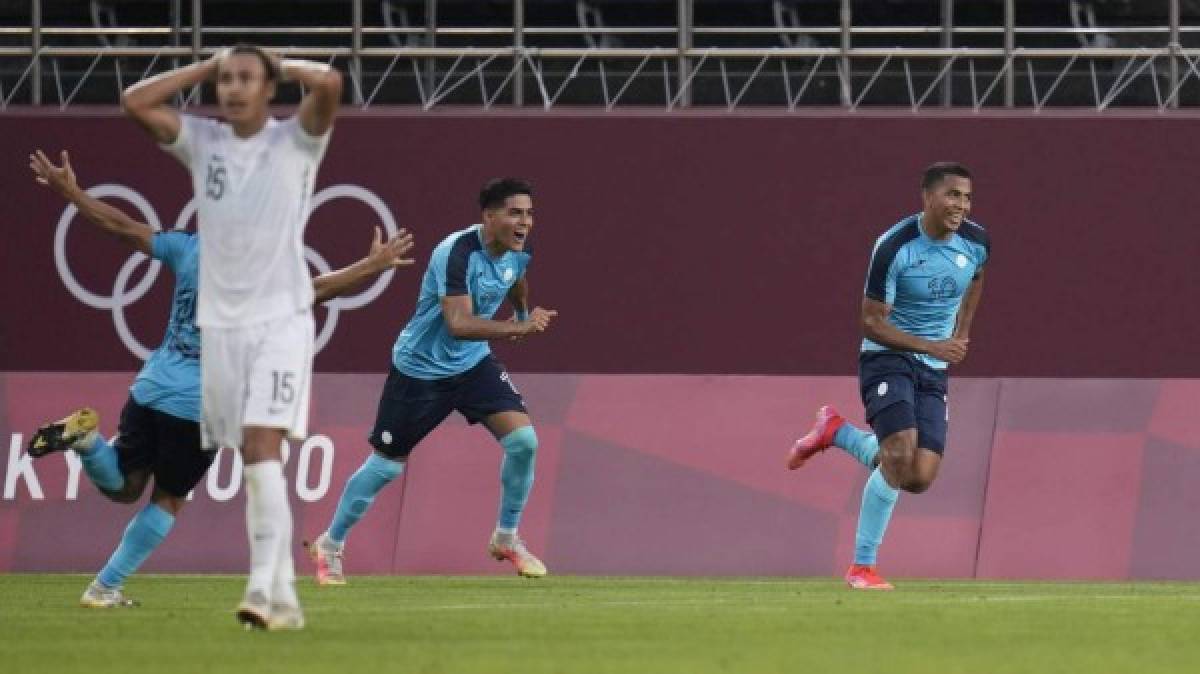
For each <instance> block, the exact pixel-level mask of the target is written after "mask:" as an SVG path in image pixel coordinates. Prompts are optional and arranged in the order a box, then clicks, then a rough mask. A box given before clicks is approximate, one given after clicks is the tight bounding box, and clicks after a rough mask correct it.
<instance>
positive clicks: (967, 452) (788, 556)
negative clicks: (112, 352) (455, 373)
mask: <svg viewBox="0 0 1200 674" xmlns="http://www.w3.org/2000/svg"><path fill="white" fill-rule="evenodd" d="M382 379H383V378H382V376H380V375H365V374H341V375H332V374H331V375H318V377H317V380H316V382H315V385H314V396H315V397H314V400H313V416H312V420H311V423H310V430H311V432H312V434H313V438H310V440H309V442H308V443H306V444H308V445H309V446H310V451H308V452H305V451H304V450H303V448H302V447H300V446H293V449H292V452H291V458H290V459H289V461H288V464H287V468H286V473H287V475H288V481H289V491H290V493H291V495H292V505H293V511H294V513H295V516H296V531H297V538H298V539H299V538H304V537H308V538H311V537H312V536H314V535H316V534H317V533H319V532H320V531H321V530H322V529H324V527H325V526H326V525H327V524H328V522H329V519H330V516H331V514H332V513H333V510H334V508H335V506H336V504H337V499H338V497H339V496H340V494H341V489H342V486H343V484H344V483H345V480H346V478H347V477H349V475H350V473H351V472H352V471H353V470H354V469H355V468H357V466H358V465H359V464H360V463H361V462H362V459H363V456H364V453H365V450H366V445H365V442H364V436H365V433H366V429H367V428H368V426H369V424H370V423H371V420H372V415H373V413H374V408H375V401H376V398H377V394H378V387H379V386H380V385H381V384H382ZM515 379H516V381H517V383H518V385H519V386H520V387H521V390H522V391H523V392H524V394H525V396H526V398H527V400H528V401H529V404H530V408H531V410H532V412H533V415H534V417H535V420H536V423H537V428H538V437H539V438H540V447H539V450H538V466H537V481H536V484H535V487H534V491H533V495H532V497H531V500H530V505H529V510H528V512H527V514H526V517H525V519H524V521H523V522H522V526H521V531H522V535H523V536H524V537H525V538H526V539H528V540H529V543H530V545H531V546H532V547H533V549H534V550H536V551H538V552H540V553H542V554H543V555H544V556H545V559H546V561H547V563H548V564H549V565H550V567H551V569H552V570H553V571H554V572H556V573H581V574H668V575H688V574H731V575H761V574H770V575H832V574H836V573H839V572H840V571H842V570H843V569H844V565H845V564H846V563H848V561H849V560H850V558H851V556H852V554H853V545H854V528H855V522H856V520H857V516H858V509H859V502H860V497H861V494H862V485H863V483H864V481H865V479H866V475H867V473H866V471H865V470H864V469H863V468H862V467H861V466H860V465H858V464H857V463H855V462H854V461H853V460H851V459H849V458H848V457H847V456H844V455H843V454H842V453H841V452H839V451H837V450H831V451H830V452H828V453H826V454H823V455H821V456H820V457H818V459H816V460H814V462H813V463H812V464H811V465H809V466H806V467H805V468H804V469H803V470H800V471H796V472H789V471H787V470H786V469H785V468H784V461H785V454H786V449H787V447H788V446H789V445H790V443H791V440H792V439H793V438H794V437H795V435H797V434H798V433H799V432H800V431H801V430H802V427H804V426H806V425H807V424H808V423H809V419H811V413H812V410H813V409H814V408H815V407H816V406H817V405H819V404H820V403H822V402H831V403H834V404H836V405H838V406H839V407H840V408H841V409H842V410H844V411H845V412H846V413H848V414H849V415H850V416H851V419H854V420H856V421H861V419H860V418H858V417H859V414H860V412H859V406H858V405H857V392H856V385H855V381H854V379H853V378H851V377H737V376H726V377H708V376H677V375H673V376H640V375H582V376H580V375H559V374H540V375H538V374H526V375H516V376H515ZM128 380H129V375H128V374H125V373H107V374H71V375H67V374H46V373H10V374H7V375H4V374H0V440H2V441H3V444H0V485H2V486H3V491H0V572H4V571H93V570H95V569H96V568H98V567H99V565H101V564H103V562H104V560H105V559H106V558H107V555H108V553H109V552H110V551H111V548H112V546H113V545H114V544H115V542H116V541H117V540H118V538H119V537H120V535H121V531H122V529H123V528H124V526H125V522H126V521H127V520H128V518H129V517H130V516H131V515H132V514H133V512H134V509H135V507H129V506H120V505H116V504H112V503H108V502H107V501H105V500H104V499H103V498H101V497H100V495H99V494H98V492H97V491H96V490H95V488H94V487H92V486H91V485H90V484H89V483H88V482H87V479H86V477H82V476H80V477H79V482H78V483H77V484H76V485H75V489H74V490H73V491H72V490H71V489H70V485H69V483H68V476H69V473H68V470H67V464H66V463H65V461H64V459H63V457H62V455H53V456H51V457H49V458H46V459H41V460H38V461H37V462H33V463H31V464H28V465H27V463H28V462H29V461H30V460H29V459H28V457H26V456H24V453H23V448H24V442H25V441H26V440H27V439H28V437H29V435H28V434H29V432H30V431H31V430H32V429H33V428H35V427H36V426H37V424H38V423H39V422H41V421H43V420H45V419H46V418H47V417H48V416H53V415H54V414H56V413H61V412H63V411H65V410H67V409H70V408H71V407H73V406H76V405H80V404H83V403H91V404H94V405H96V406H97V408H98V409H99V410H100V412H101V417H102V419H103V422H102V424H101V426H102V430H105V431H107V432H112V430H113V423H114V420H115V419H116V415H117V412H118V411H119V409H120V406H121V404H122V403H123V401H124V397H125V391H124V389H125V386H126V385H127V384H128ZM1198 396H1200V382H1198V381H1197V380H1166V381H1158V380H1102V379H1088V380H1050V379H987V378H963V379H960V380H958V381H957V382H955V383H954V384H953V385H952V388H951V398H950V402H951V424H950V436H949V441H948V443H947V444H948V449H947V453H946V459H945V462H944V464H943V468H942V471H941V474H940V475H939V477H938V481H937V483H936V484H935V485H934V487H933V489H931V490H930V491H929V492H928V493H926V494H922V495H920V496H914V495H909V494H903V495H901V497H900V502H899V504H898V506H897V510H896V515H895V517H894V519H893V523H892V526H891V529H890V531H889V532H888V536H887V540H886V541H885V543H884V547H883V548H882V550H881V553H880V562H881V564H882V565H883V566H884V568H885V570H887V571H888V572H889V573H892V574H895V575H898V576H926V577H1014V578H1104V579H1124V578H1191V579H1194V578H1198V577H1200V521H1198V520H1197V519H1196V518H1195V517H1192V516H1191V514H1192V513H1195V512H1197V509H1198V508H1200V495H1198V492H1197V490H1196V489H1195V485H1196V482H1197V479H1200V441H1198V440H1197V437H1196V433H1195V424H1194V419H1195V400H1196V399H1197V397H1198ZM317 447H319V449H318V448H317ZM325 461H328V462H329V465H328V470H327V471H323V470H322V465H323V463H324V462H325ZM499 464H500V449H499V447H498V446H496V444H495V442H494V441H493V440H492V439H491V438H490V437H489V436H488V435H487V433H486V432H485V431H483V430H481V429H479V428H475V427H468V426H467V425H466V424H465V423H463V422H461V421H460V420H458V419H457V418H456V419H455V420H454V421H452V422H451V423H448V424H446V425H445V426H444V427H442V428H439V429H438V430H437V431H435V432H434V433H433V434H432V435H431V436H430V437H429V438H428V440H426V441H425V442H423V443H422V444H421V445H420V446H419V447H418V449H417V451H416V452H415V453H414V454H413V457H412V460H411V462H410V464H409V470H408V472H407V473H406V475H405V477H404V479H403V481H402V482H401V483H400V484H396V485H393V486H392V487H390V488H389V489H387V490H386V491H385V492H384V493H383V494H382V495H381V496H380V498H379V499H378V500H377V501H376V503H375V507H374V508H373V509H372V511H371V513H370V514H369V515H368V516H367V517H366V518H364V520H363V521H362V524H361V525H360V526H359V527H358V528H356V529H355V531H354V533H353V534H352V535H351V538H350V541H349V548H348V552H349V554H348V557H347V562H346V563H347V568H348V569H349V571H350V572H352V573H509V572H511V571H510V570H509V569H507V568H506V567H504V566H502V565H499V564H496V563H495V562H494V561H492V560H491V559H490V558H488V557H487V555H486V554H485V550H484V547H485V544H486V541H487V536H488V533H489V532H490V529H491V526H492V524H493V523H494V522H495V517H496V505H497V500H498V492H499V484H498V482H499V480H498V471H499ZM31 474H32V475H33V476H34V480H36V485H37V488H38V490H39V493H38V496H40V498H35V496H34V494H33V492H32V488H31V485H32V484H34V482H33V481H32V480H30V475H31ZM322 476H324V478H323V477H322ZM243 507H244V506H243V504H242V501H241V496H240V490H239V482H238V481H237V479H236V478H234V477H233V474H232V456H231V454H230V453H229V452H227V451H226V452H223V453H222V457H221V459H220V460H219V461H218V463H217V467H216V469H215V470H212V471H210V472H209V475H208V476H207V478H206V479H205V481H204V482H202V483H201V485H200V486H199V487H198V488H197V490H196V496H195V500H194V501H193V503H192V504H191V505H189V506H188V508H187V510H186V511H185V512H184V514H183V515H182V516H181V517H180V518H179V524H178V526H177V528H176V530H175V531H174V532H173V533H172V534H171V537H170V538H169V539H168V541H167V542H166V543H165V545H164V546H163V548H162V550H160V551H159V552H157V553H156V554H155V555H154V558H153V559H152V560H151V561H150V563H149V565H148V567H147V568H148V570H152V571H201V572H233V573H240V572H244V571H245V568H246V564H247V553H246V544H245V542H244V541H245V538H244V535H245V534H244V527H245V525H244V514H243V512H244V511H243ZM213 532H219V538H220V541H221V542H222V543H221V544H220V545H213V544H212V541H213V538H212V537H213ZM300 555H301V553H300V550H299V541H297V557H300ZM302 568H303V566H302Z"/></svg>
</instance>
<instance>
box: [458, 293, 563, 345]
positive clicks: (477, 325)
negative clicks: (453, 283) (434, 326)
mask: <svg viewBox="0 0 1200 674" xmlns="http://www.w3.org/2000/svg"><path fill="white" fill-rule="evenodd" d="M557 315H558V312H557V311H554V310H553V309H543V308H542V307H535V308H534V310H533V311H531V312H529V319H528V320H524V321H494V320H491V319H489V318H480V317H479V316H476V315H475V314H474V312H473V310H472V306H471V296H470V295H447V296H446V297H443V298H442V318H444V319H445V321H446V329H447V330H449V331H450V334H451V335H453V336H454V338H455V339H466V340H476V341H482V340H487V339H507V338H510V337H524V336H525V335H531V334H533V333H535V332H545V331H546V328H548V327H550V321H551V320H553V318H554V317H555V316H557Z"/></svg>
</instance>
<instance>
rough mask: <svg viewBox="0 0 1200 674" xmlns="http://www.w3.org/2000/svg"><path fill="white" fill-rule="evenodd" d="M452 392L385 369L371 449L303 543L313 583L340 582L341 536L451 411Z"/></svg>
mask: <svg viewBox="0 0 1200 674" xmlns="http://www.w3.org/2000/svg"><path fill="white" fill-rule="evenodd" d="M454 393H455V390H454V389H453V388H452V387H449V386H448V385H446V383H445V382H437V381H429V380H423V379H416V378H413V377H409V376H406V375H405V374H403V373H401V372H400V371H399V370H397V369H396V368H395V367H393V368H391V371H390V372H389V373H388V378H387V381H385V382H384V385H383V391H381V392H380V395H379V407H378V410H377V411H376V414H375V426H374V427H373V428H372V429H371V434H370V435H369V436H368V441H369V442H370V443H371V447H372V448H374V451H373V452H371V454H369V455H368V456H367V459H366V461H364V462H363V464H362V465H361V466H359V468H358V470H356V471H354V474H353V475H351V476H350V479H349V480H347V481H346V486H345V488H344V489H342V497H341V498H340V499H339V500H338V505H337V510H335V511H334V513H333V519H332V520H331V521H330V523H329V528H328V529H326V530H325V531H324V532H323V533H322V534H321V535H320V536H318V537H317V539H316V540H315V541H313V543H312V544H311V545H309V546H308V552H309V555H310V556H312V558H313V561H314V562H316V566H317V583H318V584H319V585H345V584H346V576H345V573H344V572H343V570H342V558H343V556H344V550H345V544H346V537H347V536H349V535H350V530H351V529H353V528H354V526H355V525H356V524H358V521H359V520H361V519H362V518H363V516H364V515H365V514H366V513H367V510H369V509H370V508H371V505H372V504H373V503H374V502H375V497H376V496H378V495H379V492H380V491H382V490H383V488H384V487H386V486H387V485H389V484H391V483H392V481H393V480H395V479H396V478H398V477H400V476H401V475H403V474H404V467H405V466H406V465H407V461H408V455H409V454H410V453H411V452H412V450H413V448H414V447H416V445H417V443H419V442H420V441H421V440H422V439H423V438H424V437H425V436H426V435H428V434H429V433H430V432H432V431H433V429H435V428H437V427H438V425H439V424H441V423H442V422H443V421H444V420H445V419H446V417H448V416H450V413H451V412H452V411H454V402H453V401H454Z"/></svg>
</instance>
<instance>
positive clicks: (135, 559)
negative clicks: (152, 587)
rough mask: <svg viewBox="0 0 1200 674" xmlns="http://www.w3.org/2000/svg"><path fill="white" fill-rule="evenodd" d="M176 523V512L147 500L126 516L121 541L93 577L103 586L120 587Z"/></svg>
mask: <svg viewBox="0 0 1200 674" xmlns="http://www.w3.org/2000/svg"><path fill="white" fill-rule="evenodd" d="M173 526H175V516H174V515H172V514H171V513H169V512H167V511H166V510H163V509H162V508H160V507H159V506H158V504H156V503H148V504H146V507H145V508H142V509H141V510H139V511H138V514H136V515H134V516H133V519H131V520H129V526H127V527H125V534H124V535H123V536H121V543H120V544H119V545H117V549H116V550H114V551H113V554H112V557H109V558H108V563H107V564H105V565H104V568H103V569H100V573H99V575H97V576H96V580H98V581H100V584H101V585H104V586H105V587H121V586H122V585H124V584H125V579H126V578H128V577H129V576H130V575H132V574H133V573H134V572H135V571H137V570H138V567H140V566H141V565H142V563H143V562H145V561H146V558H147V557H149V556H150V553H152V552H154V549H155V548H157V547H158V544H159V543H162V541H163V539H164V538H166V536H167V533H169V532H170V531H171V527H173Z"/></svg>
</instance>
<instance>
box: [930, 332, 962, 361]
mask: <svg viewBox="0 0 1200 674" xmlns="http://www.w3.org/2000/svg"><path fill="white" fill-rule="evenodd" d="M929 355H931V356H933V357H934V358H937V359H938V360H944V361H946V362H947V363H950V364H951V365H958V364H959V363H961V362H963V360H964V359H965V358H966V357H967V339H966V338H963V337H951V338H950V339H943V340H941V341H940V342H932V343H930V345H929Z"/></svg>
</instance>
